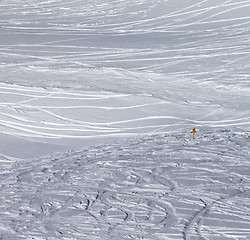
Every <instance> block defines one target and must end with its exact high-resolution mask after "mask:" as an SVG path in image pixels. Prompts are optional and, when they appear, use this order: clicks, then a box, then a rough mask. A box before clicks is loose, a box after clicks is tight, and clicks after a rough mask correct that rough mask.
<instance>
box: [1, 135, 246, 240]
mask: <svg viewBox="0 0 250 240" xmlns="http://www.w3.org/2000/svg"><path fill="white" fill-rule="evenodd" d="M211 136H212V133H211V132H207V133H205V134H204V135H201V136H200V138H199V139H197V140H196V141H193V140H192V139H191V140H190V141H187V140H185V139H187V138H188V136H185V135H183V134H181V133H175V134H164V135H163V134H161V135H152V136H150V137H145V138H138V139H134V140H132V141H124V142H123V144H121V143H120V142H118V143H114V144H112V145H110V144H109V145H98V146H93V147H91V148H87V149H82V150H78V151H71V152H68V153H64V154H55V155H53V156H52V157H51V156H48V157H43V158H40V159H37V160H36V161H34V160H32V161H23V162H19V163H6V164H5V165H6V168H5V170H3V168H2V170H1V192H2V193H3V195H2V196H4V197H2V199H1V210H0V211H1V216H2V218H1V219H2V220H1V225H2V229H4V227H5V229H8V231H7V230H6V231H5V232H3V231H1V237H2V238H3V239H10V238H11V239H28V238H29V237H30V238H31V237H33V238H34V239H46V238H49V239H58V238H61V239H99V238H100V239H211V238H212V239H247V238H248V237H249V235H250V231H249V229H250V218H249V211H248V209H249V197H250V195H249V186H250V178H249V158H247V156H249V141H248V140H249V138H250V135H249V133H245V134H241V133H240V132H238V133H235V132H232V131H220V132H219V133H217V135H216V138H215V139H212V137H211ZM229 143H231V145H233V146H232V149H231V150H229V147H228V144H229ZM177 146H178V148H179V149H178V151H177V149H176V148H177ZM208 149H216V150H217V151H216V152H214V153H213V154H211V153H210V152H209V151H208ZM225 149H227V150H228V151H229V152H228V154H230V155H225V154H224V150H225ZM207 151H208V152H207ZM10 164H14V165H15V167H14V168H13V167H10ZM8 166H9V167H8Z"/></svg>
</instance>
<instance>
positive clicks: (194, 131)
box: [191, 128, 196, 139]
mask: <svg viewBox="0 0 250 240" xmlns="http://www.w3.org/2000/svg"><path fill="white" fill-rule="evenodd" d="M191 133H193V139H194V135H195V133H196V130H195V128H193V130H192V132H191Z"/></svg>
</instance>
